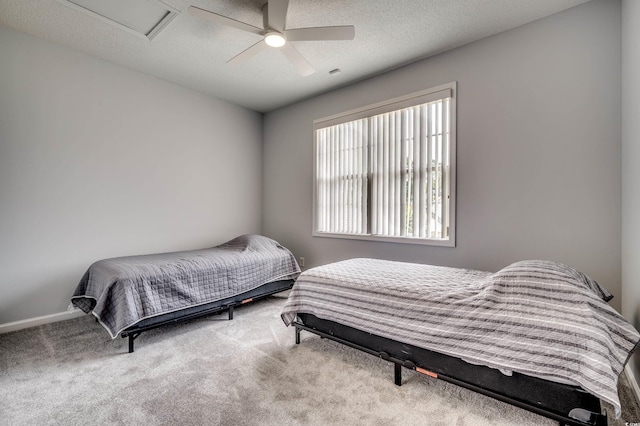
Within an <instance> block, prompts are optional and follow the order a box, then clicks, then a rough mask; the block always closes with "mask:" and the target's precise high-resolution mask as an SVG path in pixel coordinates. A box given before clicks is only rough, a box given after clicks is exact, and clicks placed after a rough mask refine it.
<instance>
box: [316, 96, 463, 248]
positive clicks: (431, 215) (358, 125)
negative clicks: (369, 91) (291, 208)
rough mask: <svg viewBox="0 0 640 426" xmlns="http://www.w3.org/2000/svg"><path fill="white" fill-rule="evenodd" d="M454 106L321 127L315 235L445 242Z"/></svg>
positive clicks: (443, 103)
mask: <svg viewBox="0 0 640 426" xmlns="http://www.w3.org/2000/svg"><path fill="white" fill-rule="evenodd" d="M447 93H449V92H447ZM450 103H451V98H450V95H447V96H446V97H442V98H440V99H437V100H435V101H431V102H426V103H421V104H418V105H412V106H409V107H405V108H401V109H397V110H393V111H389V112H384V113H381V114H376V115H371V116H368V117H363V118H358V119H356V120H352V121H346V122H342V123H338V124H334V125H330V126H327V127H321V128H317V129H316V165H315V170H316V204H315V208H316V231H317V232H319V233H337V234H355V235H373V236H385V237H411V238H421V239H436V240H438V239H440V240H441V239H448V237H449V226H450V215H449V211H450V193H451V192H450V183H451V179H450V171H451V167H450V165H451V158H450V157H451V156H450V153H451V151H450V137H451V132H450V127H451V118H450V110H451V108H450V106H451V105H450Z"/></svg>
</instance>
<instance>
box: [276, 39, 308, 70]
mask: <svg viewBox="0 0 640 426" xmlns="http://www.w3.org/2000/svg"><path fill="white" fill-rule="evenodd" d="M280 50H281V51H282V53H284V56H286V57H287V59H288V60H289V61H291V63H292V64H293V65H294V66H295V67H296V69H297V70H298V72H299V73H300V74H301V75H302V76H304V77H306V76H308V75H311V74H313V73H314V72H316V70H314V69H313V67H312V66H311V64H310V63H309V62H308V61H307V60H306V59H305V58H304V56H302V55H301V54H300V52H298V50H297V49H296V48H295V47H293V46H292V45H291V44H290V43H287V44H285V45H284V46H282V47H280Z"/></svg>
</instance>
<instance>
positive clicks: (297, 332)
mask: <svg viewBox="0 0 640 426" xmlns="http://www.w3.org/2000/svg"><path fill="white" fill-rule="evenodd" d="M299 344H300V329H299V328H298V327H296V345H299Z"/></svg>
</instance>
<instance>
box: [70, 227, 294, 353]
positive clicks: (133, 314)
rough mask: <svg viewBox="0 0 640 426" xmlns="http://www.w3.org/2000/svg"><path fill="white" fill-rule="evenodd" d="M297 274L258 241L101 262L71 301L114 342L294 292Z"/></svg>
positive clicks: (268, 243) (283, 252)
mask: <svg viewBox="0 0 640 426" xmlns="http://www.w3.org/2000/svg"><path fill="white" fill-rule="evenodd" d="M299 273H300V268H299V266H298V264H297V262H296V259H295V257H294V256H293V255H292V254H291V252H290V251H289V250H288V249H287V248H285V247H283V246H281V245H280V244H279V243H278V242H277V241H274V240H272V239H270V238H267V237H264V236H261V235H242V236H239V237H237V238H234V239H233V240H230V241H228V242H226V243H224V244H221V245H219V246H216V247H212V248H208V249H202V250H191V251H182V252H174V253H161V254H152V255H144V256H129V257H119V258H113V259H104V260H100V261H98V262H95V263H94V264H92V265H91V266H90V267H89V269H88V270H87V271H86V272H85V274H84V276H83V277H82V279H81V280H80V283H79V284H78V286H77V287H76V290H75V292H74V294H73V296H72V298H71V302H72V303H73V305H74V306H76V307H78V308H80V309H82V310H83V311H84V312H86V313H89V312H91V313H93V315H94V316H95V317H96V319H97V320H98V322H99V323H100V324H102V326H103V327H104V328H105V329H106V330H107V332H108V333H109V335H110V336H111V338H116V337H117V336H118V335H121V336H122V337H128V338H129V352H133V351H134V340H135V339H136V338H137V337H138V336H139V335H140V333H142V332H143V331H146V330H150V329H153V328H157V327H161V326H164V325H167V324H171V323H176V322H181V321H186V320H191V319H194V318H198V317H202V316H205V315H211V314H213V313H217V312H221V311H224V310H227V311H228V312H229V319H233V308H234V306H237V305H240V304H243V303H247V302H250V301H252V300H256V299H260V298H263V297H266V296H269V295H271V294H274V293H278V292H281V291H284V290H287V289H290V288H291V286H292V285H293V282H294V280H295V278H296V277H297V276H298V274H299Z"/></svg>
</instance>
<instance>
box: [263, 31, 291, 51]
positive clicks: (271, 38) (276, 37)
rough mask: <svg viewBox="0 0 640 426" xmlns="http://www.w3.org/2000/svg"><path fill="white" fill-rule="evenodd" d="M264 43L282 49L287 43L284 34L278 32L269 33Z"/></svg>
mask: <svg viewBox="0 0 640 426" xmlns="http://www.w3.org/2000/svg"><path fill="white" fill-rule="evenodd" d="M264 42H265V43H267V45H268V46H271V47H282V46H284V44H285V43H286V40H285V38H284V36H283V35H282V34H280V33H279V32H277V31H269V32H268V33H267V34H265V36H264Z"/></svg>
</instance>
